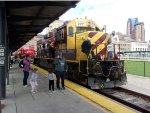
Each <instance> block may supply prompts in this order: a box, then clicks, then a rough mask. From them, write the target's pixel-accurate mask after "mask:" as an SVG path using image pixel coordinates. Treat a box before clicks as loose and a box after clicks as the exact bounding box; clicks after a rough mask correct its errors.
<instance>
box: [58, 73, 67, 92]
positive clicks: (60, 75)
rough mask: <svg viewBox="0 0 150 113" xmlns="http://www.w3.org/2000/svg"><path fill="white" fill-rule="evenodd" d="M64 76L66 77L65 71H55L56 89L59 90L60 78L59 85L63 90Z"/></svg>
mask: <svg viewBox="0 0 150 113" xmlns="http://www.w3.org/2000/svg"><path fill="white" fill-rule="evenodd" d="M65 75H66V72H65V71H56V78H57V80H56V86H57V88H58V89H60V85H59V83H60V78H61V85H62V88H64V80H65Z"/></svg>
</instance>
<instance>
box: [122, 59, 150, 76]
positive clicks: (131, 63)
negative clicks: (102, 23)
mask: <svg viewBox="0 0 150 113" xmlns="http://www.w3.org/2000/svg"><path fill="white" fill-rule="evenodd" d="M124 60H125V69H126V72H127V74H133V75H139V76H144V77H150V60H141V59H124Z"/></svg>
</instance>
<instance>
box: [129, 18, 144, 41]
mask: <svg viewBox="0 0 150 113" xmlns="http://www.w3.org/2000/svg"><path fill="white" fill-rule="evenodd" d="M127 35H128V36H130V38H131V39H133V40H135V41H145V28H144V22H139V21H138V18H128V21H127Z"/></svg>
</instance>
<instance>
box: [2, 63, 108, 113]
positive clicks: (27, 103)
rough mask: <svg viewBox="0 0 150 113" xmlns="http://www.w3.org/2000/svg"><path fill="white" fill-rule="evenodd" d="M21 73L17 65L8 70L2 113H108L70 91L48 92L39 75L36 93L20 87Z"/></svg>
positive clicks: (46, 82) (43, 79)
mask: <svg viewBox="0 0 150 113" xmlns="http://www.w3.org/2000/svg"><path fill="white" fill-rule="evenodd" d="M22 79H23V73H22V70H21V69H20V68H18V66H17V65H14V66H13V68H11V70H10V85H8V86H7V89H6V92H7V93H6V99H5V100H2V103H4V104H5V105H6V106H5V108H4V109H2V113H108V112H109V111H108V110H106V109H105V108H102V107H100V106H99V105H96V104H94V103H92V102H91V101H89V100H87V99H85V98H84V97H82V96H80V95H79V94H77V93H75V92H74V91H72V90H70V89H68V88H67V89H66V90H56V92H55V93H49V92H48V79H47V78H46V77H44V76H40V75H39V81H38V84H39V86H38V92H37V93H36V94H32V93H31V92H30V90H31V87H30V86H29V87H27V88H24V87H23V86H22Z"/></svg>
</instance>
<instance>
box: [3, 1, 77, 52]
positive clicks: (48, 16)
mask: <svg viewBox="0 0 150 113" xmlns="http://www.w3.org/2000/svg"><path fill="white" fill-rule="evenodd" d="M78 2H79V1H78V0H77V1H6V2H5V6H6V16H7V28H8V37H9V48H10V49H11V50H12V51H15V50H17V49H19V48H20V47H21V46H22V45H24V44H25V43H27V42H28V41H29V40H30V39H31V38H33V36H36V35H37V34H38V33H40V32H41V31H42V30H43V29H44V28H45V27H47V26H48V25H49V24H50V23H52V22H53V21H54V20H57V19H59V17H60V16H61V15H62V14H64V13H65V12H66V11H67V10H69V9H70V8H74V7H76V4H77V3H78ZM68 19H69V17H68Z"/></svg>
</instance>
